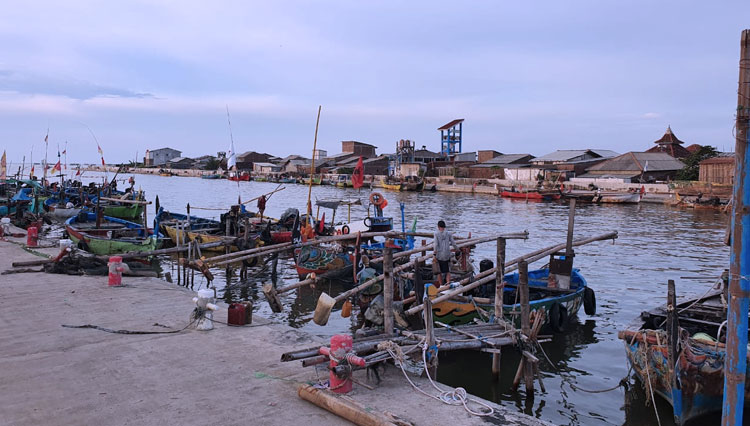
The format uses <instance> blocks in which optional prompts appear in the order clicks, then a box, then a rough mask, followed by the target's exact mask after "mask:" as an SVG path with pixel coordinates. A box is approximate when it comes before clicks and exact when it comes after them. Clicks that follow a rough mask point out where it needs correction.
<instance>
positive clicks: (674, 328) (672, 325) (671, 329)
mask: <svg viewBox="0 0 750 426" xmlns="http://www.w3.org/2000/svg"><path fill="white" fill-rule="evenodd" d="M675 309H677V295H676V294H675V288H674V280H669V281H667V346H668V348H667V361H668V362H669V365H668V367H669V382H670V385H671V386H674V385H675V381H674V379H675V377H674V365H675V357H676V356H677V342H678V340H679V337H680V336H679V334H678V333H679V327H678V324H677V312H675Z"/></svg>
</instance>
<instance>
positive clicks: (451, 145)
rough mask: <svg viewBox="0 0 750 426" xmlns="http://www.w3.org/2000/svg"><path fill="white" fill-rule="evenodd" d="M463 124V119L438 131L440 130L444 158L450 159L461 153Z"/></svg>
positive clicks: (452, 122) (441, 149)
mask: <svg viewBox="0 0 750 426" xmlns="http://www.w3.org/2000/svg"><path fill="white" fill-rule="evenodd" d="M463 122H464V119H463V118H458V119H456V120H453V121H451V122H450V123H447V124H444V125H442V126H440V127H438V130H440V153H441V154H443V156H445V157H450V156H451V155H454V154H460V153H461V141H462V135H463Z"/></svg>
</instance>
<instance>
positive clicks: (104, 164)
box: [102, 157, 107, 166]
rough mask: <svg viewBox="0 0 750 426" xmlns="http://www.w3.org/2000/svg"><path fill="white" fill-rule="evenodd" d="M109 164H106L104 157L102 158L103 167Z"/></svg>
mask: <svg viewBox="0 0 750 426" xmlns="http://www.w3.org/2000/svg"><path fill="white" fill-rule="evenodd" d="M106 165H107V164H106V163H105V162H104V157H102V166H106Z"/></svg>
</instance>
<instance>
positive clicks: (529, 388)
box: [518, 260, 534, 393]
mask: <svg viewBox="0 0 750 426" xmlns="http://www.w3.org/2000/svg"><path fill="white" fill-rule="evenodd" d="M518 291H519V292H520V295H519V296H520V299H521V333H523V334H524V335H525V336H527V337H528V336H530V335H531V325H530V324H529V321H530V316H531V312H530V308H529V264H528V263H526V260H521V261H520V262H518ZM523 355H524V356H523V358H522V360H523V364H524V370H523V376H524V380H525V382H526V392H527V393H533V392H534V365H533V364H532V362H531V361H532V360H531V359H530V357H529V356H528V355H526V354H523Z"/></svg>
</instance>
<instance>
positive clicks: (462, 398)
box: [378, 339, 495, 416]
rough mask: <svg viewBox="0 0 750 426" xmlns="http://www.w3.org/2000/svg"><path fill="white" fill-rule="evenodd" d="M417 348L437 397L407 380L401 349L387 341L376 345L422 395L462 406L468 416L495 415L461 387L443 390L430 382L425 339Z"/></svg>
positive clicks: (490, 408)
mask: <svg viewBox="0 0 750 426" xmlns="http://www.w3.org/2000/svg"><path fill="white" fill-rule="evenodd" d="M418 346H420V347H422V362H424V365H425V372H426V373H427V379H429V381H430V384H432V387H434V388H435V389H436V390H437V391H438V392H440V394H439V395H438V396H436V395H433V394H430V393H428V392H425V391H423V390H422V389H421V388H420V387H418V386H417V385H416V384H414V382H413V381H412V380H411V379H410V378H409V375H408V374H406V369H404V354H403V351H402V350H401V347H400V346H399V345H397V344H395V343H394V342H392V341H390V340H388V341H385V342H383V343H380V344H379V345H378V349H379V350H385V351H386V352H388V354H389V355H390V356H391V357H392V358H393V360H394V361H396V362H397V363H398V366H399V367H400V368H401V372H402V373H403V374H404V377H405V378H406V380H407V381H408V382H409V384H410V385H411V386H412V387H413V388H414V389H416V390H418V391H419V392H420V393H422V394H423V395H426V396H428V397H430V398H432V399H435V400H438V401H440V402H442V403H444V404H448V405H463V407H464V409H465V410H466V412H468V413H469V414H473V415H475V416H491V415H493V414H495V410H494V409H493V408H492V407H490V406H489V405H488V404H485V403H483V402H481V401H478V400H476V399H474V398H469V397H468V395H467V393H466V389H464V388H462V387H457V388H453V389H451V390H443V389H440V388H439V387H438V386H437V384H436V383H435V382H434V381H433V380H432V377H430V372H429V370H428V369H427V368H426V366H427V349H428V348H427V344H426V341H425V339H422V340H421V341H420V343H419V344H418ZM469 403H474V404H476V405H480V406H482V407H483V411H474V410H472V409H471V408H469Z"/></svg>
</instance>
